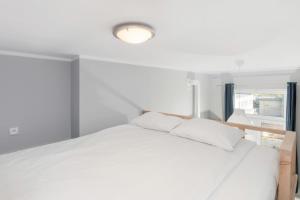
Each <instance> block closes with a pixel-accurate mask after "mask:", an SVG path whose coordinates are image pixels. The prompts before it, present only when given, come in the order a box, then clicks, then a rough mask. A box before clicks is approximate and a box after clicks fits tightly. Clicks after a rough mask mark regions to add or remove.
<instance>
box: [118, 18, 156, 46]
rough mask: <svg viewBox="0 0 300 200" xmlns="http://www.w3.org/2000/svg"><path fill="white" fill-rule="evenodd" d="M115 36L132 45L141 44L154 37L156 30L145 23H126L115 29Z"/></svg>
mask: <svg viewBox="0 0 300 200" xmlns="http://www.w3.org/2000/svg"><path fill="white" fill-rule="evenodd" d="M113 34H114V36H115V37H116V38H118V39H119V40H121V41H123V42H126V43H130V44H140V43H143V42H146V41H147V40H150V39H152V38H153V37H154V35H155V32H154V29H153V28H152V27H151V26H149V25H147V24H143V23H125V24H119V25H117V26H115V27H114V30H113Z"/></svg>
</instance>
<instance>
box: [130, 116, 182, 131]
mask: <svg viewBox="0 0 300 200" xmlns="http://www.w3.org/2000/svg"><path fill="white" fill-rule="evenodd" d="M183 121H184V120H183V119H181V118H179V117H173V116H167V115H164V114H161V113H156V112H147V113H145V114H143V115H141V116H139V117H137V118H135V119H133V120H132V121H131V123H132V124H135V125H137V126H140V127H142V128H146V129H152V130H158V131H166V132H170V131H171V130H172V129H173V128H175V127H176V126H178V125H179V124H181V123H182V122H183Z"/></svg>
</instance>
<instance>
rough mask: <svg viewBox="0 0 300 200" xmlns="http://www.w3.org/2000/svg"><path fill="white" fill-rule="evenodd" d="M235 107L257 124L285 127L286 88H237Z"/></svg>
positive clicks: (268, 126)
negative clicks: (243, 111)
mask: <svg viewBox="0 0 300 200" xmlns="http://www.w3.org/2000/svg"><path fill="white" fill-rule="evenodd" d="M234 106H235V108H240V109H243V110H245V113H246V115H247V118H249V120H250V121H251V123H252V124H253V125H255V126H260V127H266V128H276V129H285V111H286V90H284V89H278V90H249V89H248V90H237V91H236V93H235V104H234Z"/></svg>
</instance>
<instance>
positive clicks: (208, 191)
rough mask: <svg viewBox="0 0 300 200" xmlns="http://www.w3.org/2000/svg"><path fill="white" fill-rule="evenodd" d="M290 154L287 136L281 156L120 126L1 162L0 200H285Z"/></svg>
mask: <svg viewBox="0 0 300 200" xmlns="http://www.w3.org/2000/svg"><path fill="white" fill-rule="evenodd" d="M180 117H182V118H186V117H185V116H180ZM294 153H295V136H294V134H292V133H287V135H286V140H285V141H284V143H283V145H282V149H281V151H280V154H279V153H278V152H277V151H276V150H274V149H271V148H267V147H263V146H256V145H255V144H254V143H252V142H250V141H246V140H241V141H240V142H239V143H238V145H237V146H236V148H235V150H234V151H232V152H227V151H224V150H222V149H220V148H216V147H214V146H211V145H207V144H204V143H200V142H197V141H193V140H189V139H186V138H181V137H177V136H174V135H171V134H168V133H165V132H161V131H155V130H149V129H144V128H141V127H138V126H135V125H131V124H127V125H121V126H116V127H113V128H109V129H105V130H103V131H100V132H97V133H94V134H91V135H87V136H83V137H80V138H76V139H72V140H68V141H63V142H59V143H55V144H49V145H45V146H41V147H36V148H31V149H27V150H23V151H18V152H15V153H10V154H5V155H1V156H0V190H1V191H0V199H5V200H53V199H55V200H83V199H89V200H99V199H105V200H140V199H143V200H150V199H151V200H153V199H156V200H159V199H161V200H183V199H184V200H241V199H243V200H254V199H255V200H274V199H275V198H278V199H279V200H290V199H292V198H293V192H294V191H293V190H294V187H295V184H294V181H295V178H296V175H295V173H294V171H293V170H294V167H293V165H294V159H295V157H294ZM278 183H279V185H278ZM290 184H291V185H290ZM277 188H278V192H277ZM276 194H277V195H276Z"/></svg>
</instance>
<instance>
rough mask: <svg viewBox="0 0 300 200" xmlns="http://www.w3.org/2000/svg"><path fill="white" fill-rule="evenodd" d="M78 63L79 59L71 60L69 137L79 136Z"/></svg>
mask: <svg viewBox="0 0 300 200" xmlns="http://www.w3.org/2000/svg"><path fill="white" fill-rule="evenodd" d="M79 65H80V60H79V58H78V59H75V60H74V61H72V62H71V137H72V138H76V137H79V136H80V130H79V118H80V116H79V98H80V97H79V94H80V91H79V86H80V85H79V84H80V83H79Z"/></svg>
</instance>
